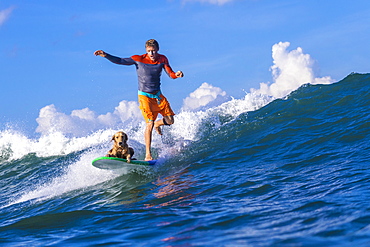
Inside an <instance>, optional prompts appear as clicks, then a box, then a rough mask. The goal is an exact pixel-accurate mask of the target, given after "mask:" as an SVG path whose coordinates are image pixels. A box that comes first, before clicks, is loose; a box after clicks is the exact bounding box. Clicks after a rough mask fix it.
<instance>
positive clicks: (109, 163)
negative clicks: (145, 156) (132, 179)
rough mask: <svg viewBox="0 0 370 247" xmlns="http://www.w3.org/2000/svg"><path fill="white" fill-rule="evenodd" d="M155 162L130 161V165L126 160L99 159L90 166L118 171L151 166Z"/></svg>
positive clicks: (113, 158)
mask: <svg viewBox="0 0 370 247" xmlns="http://www.w3.org/2000/svg"><path fill="white" fill-rule="evenodd" d="M156 162H157V161H156V160H150V161H144V160H131V162H130V163H128V162H127V160H126V159H121V158H115V157H99V158H96V159H94V160H93V161H92V165H93V166H95V167H97V168H100V169H120V168H125V167H131V168H132V167H133V168H137V167H140V166H141V167H142V166H146V167H149V166H153V165H155V163H156Z"/></svg>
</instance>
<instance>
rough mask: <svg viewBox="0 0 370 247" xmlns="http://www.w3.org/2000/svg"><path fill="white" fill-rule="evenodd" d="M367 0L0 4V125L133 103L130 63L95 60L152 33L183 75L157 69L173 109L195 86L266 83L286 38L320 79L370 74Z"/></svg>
mask: <svg viewBox="0 0 370 247" xmlns="http://www.w3.org/2000/svg"><path fill="white" fill-rule="evenodd" d="M369 30H370V2H369V1H367V0H358V1H351V2H349V1H344V0H336V1H334V0H327V1H322V0H311V1H301V0H294V1H293V0H280V1H276V0H228V1H227V0H223V1H221V0H220V1H217V0H187V1H184V0H156V1H147V0H140V1H113V0H106V1H94V0H89V1H85V0H80V1H50V0H38V1H26V0H23V1H21V0H11V1H10V0H9V1H8V0H2V1H1V2H0V72H1V73H0V123H1V124H2V125H4V124H5V123H17V124H19V125H25V126H28V127H29V128H35V127H36V126H37V123H36V121H35V119H36V118H37V117H38V115H39V111H40V109H42V108H43V107H45V106H47V105H50V104H54V105H55V107H56V108H57V109H58V111H60V112H65V113H66V114H69V113H70V112H71V111H73V110H75V109H83V108H89V109H90V110H92V111H94V112H95V113H96V114H105V113H107V112H111V111H112V110H113V109H114V108H115V107H116V106H117V105H118V103H119V102H120V101H122V100H127V101H136V100H137V78H136V72H135V68H134V67H133V66H131V67H129V66H119V65H115V64H112V63H110V62H109V61H108V60H106V59H104V58H101V57H95V56H94V55H93V52H94V51H95V50H98V49H102V50H104V51H106V52H108V53H110V54H113V55H116V56H120V57H129V56H131V55H135V54H143V53H144V52H145V50H144V43H145V41H146V40H148V39H150V38H155V39H157V40H158V41H159V43H160V53H162V54H165V55H166V56H167V57H168V58H169V61H170V64H171V66H172V68H173V69H174V70H175V71H176V70H182V71H183V72H184V74H185V77H184V78H181V79H177V80H172V79H170V78H168V77H167V76H166V75H165V74H164V73H163V75H162V91H163V92H164V94H165V95H166V96H167V98H168V99H169V100H170V102H171V105H172V107H173V108H174V110H175V111H178V110H179V109H180V108H181V106H182V104H183V100H184V99H185V98H186V97H187V96H188V95H189V94H190V93H191V92H193V91H194V90H196V89H197V88H199V87H200V86H201V85H202V83H204V82H207V83H209V84H211V85H213V86H214V87H218V88H221V89H222V90H224V91H225V92H226V93H227V94H228V95H230V96H232V97H235V98H240V97H243V96H244V95H245V91H249V90H250V88H258V87H259V84H260V83H262V82H264V83H268V82H272V80H273V78H272V75H271V71H270V67H271V66H272V65H273V59H272V57H271V53H272V51H271V49H272V46H273V45H274V44H277V43H279V42H290V46H289V48H288V49H289V50H294V49H297V47H301V48H302V49H303V52H304V53H305V54H309V55H310V56H311V57H312V58H313V59H314V60H315V61H316V64H315V70H316V73H317V76H330V77H331V78H333V79H334V80H341V79H343V78H344V77H345V76H346V75H348V74H349V73H351V72H370V69H369V64H370V49H369V44H370V32H369Z"/></svg>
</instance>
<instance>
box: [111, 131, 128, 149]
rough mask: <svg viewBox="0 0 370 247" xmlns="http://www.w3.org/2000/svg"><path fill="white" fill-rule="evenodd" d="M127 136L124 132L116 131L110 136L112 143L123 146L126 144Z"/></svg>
mask: <svg viewBox="0 0 370 247" xmlns="http://www.w3.org/2000/svg"><path fill="white" fill-rule="evenodd" d="M127 140H128V137H127V135H126V133H125V132H123V131H118V132H117V133H115V134H114V135H113V136H112V141H114V145H117V146H120V147H124V146H126V145H127Z"/></svg>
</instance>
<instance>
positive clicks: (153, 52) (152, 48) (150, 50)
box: [145, 39, 159, 61]
mask: <svg viewBox="0 0 370 247" xmlns="http://www.w3.org/2000/svg"><path fill="white" fill-rule="evenodd" d="M145 50H146V53H147V54H148V56H149V58H150V60H152V61H155V60H156V58H157V55H158V51H159V44H158V42H157V41H156V40H155V39H150V40H148V41H147V42H146V43H145Z"/></svg>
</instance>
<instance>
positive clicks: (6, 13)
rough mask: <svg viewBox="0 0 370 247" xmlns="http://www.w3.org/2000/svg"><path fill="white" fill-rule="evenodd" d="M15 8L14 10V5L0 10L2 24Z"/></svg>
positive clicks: (0, 23)
mask: <svg viewBox="0 0 370 247" xmlns="http://www.w3.org/2000/svg"><path fill="white" fill-rule="evenodd" d="M13 10H14V7H9V8H7V9H4V10H0V26H1V25H3V24H4V23H5V21H6V20H7V19H8V18H9V16H10V14H11V13H12V12H13Z"/></svg>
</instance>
